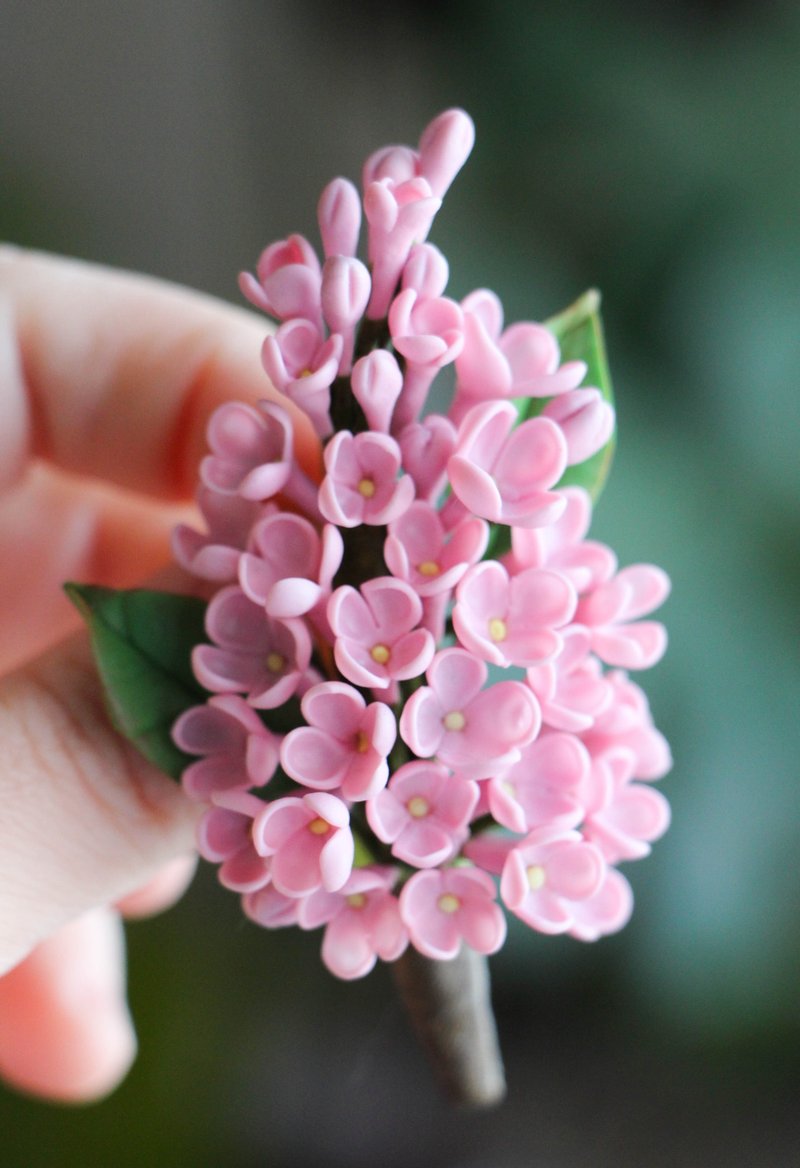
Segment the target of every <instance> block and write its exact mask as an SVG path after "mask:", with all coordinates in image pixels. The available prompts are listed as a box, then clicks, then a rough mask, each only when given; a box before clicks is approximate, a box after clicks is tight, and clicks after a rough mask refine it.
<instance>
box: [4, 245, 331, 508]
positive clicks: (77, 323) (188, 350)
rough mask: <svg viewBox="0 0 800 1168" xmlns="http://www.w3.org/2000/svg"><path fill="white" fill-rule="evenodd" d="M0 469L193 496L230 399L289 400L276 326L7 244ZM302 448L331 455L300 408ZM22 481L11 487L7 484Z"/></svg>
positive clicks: (308, 453) (153, 283)
mask: <svg viewBox="0 0 800 1168" xmlns="http://www.w3.org/2000/svg"><path fill="white" fill-rule="evenodd" d="M0 299H2V301H3V304H4V307H3V308H2V311H0V413H1V414H2V416H3V418H4V422H5V424H4V427H3V430H2V433H1V434H0V467H2V468H4V470H3V473H4V474H5V475H6V476H9V477H10V476H11V475H12V474H13V473H16V474H18V473H19V472H20V468H21V467H22V466H23V465H24V463H25V461H26V459H27V458H28V457H30V455H31V454H35V455H39V456H41V457H44V458H46V459H49V460H51V461H54V462H56V463H57V464H58V465H59V466H61V467H62V468H64V469H66V470H71V471H75V472H78V473H80V474H88V475H95V476H97V477H99V478H101V479H105V480H107V481H109V482H114V483H117V484H119V485H121V486H125V487H129V488H131V489H133V490H136V491H141V492H145V493H148V494H153V495H157V496H160V497H162V498H176V497H185V496H187V495H188V494H190V493H191V491H192V489H193V484H194V478H195V473H196V467H197V462H198V459H199V457H200V456H201V454H202V452H203V449H204V431H205V424H206V421H207V419H208V416H209V414H210V413H211V411H212V410H213V409H214V407H215V406H217V405H219V404H220V402H222V401H225V400H229V399H237V398H244V399H248V400H257V399H259V398H264V397H272V398H275V397H276V394H275V391H274V390H272V388H271V386H270V384H269V382H268V380H267V378H266V375H265V373H264V371H263V369H262V367H261V361H260V352H261V345H262V343H263V339H264V335H265V332H266V328H267V326H266V323H265V322H264V321H263V320H261V319H260V318H258V317H257V316H255V315H254V314H252V313H250V312H246V311H244V310H241V309H236V308H232V307H230V306H229V305H225V304H222V303H221V302H218V301H215V300H212V299H211V298H208V297H204V296H201V295H199V294H197V293H193V292H189V291H187V290H185V289H181V288H177V287H175V286H172V285H169V284H165V283H162V282H160V281H157V280H153V279H149V278H147V277H144V276H135V275H131V274H128V273H121V272H113V271H110V270H107V269H104V268H98V267H94V266H92V265H89V264H84V263H80V262H78V261H74V260H64V259H57V258H54V257H52V256H44V255H40V254H36V253H33V252H24V251H20V250H17V249H14V248H2V249H0ZM281 401H282V402H283V403H284V404H285V405H286V406H287V408H288V409H289V411H290V413H291V414H292V416H293V418H294V420H295V431H296V435H297V438H296V446H297V453H298V456H299V458H300V460H301V461H302V462H304V464H305V465H306V466H308V465H309V464H313V463H314V462H315V459H316V458H318V445H319V444H318V442H317V440H316V438H315V437H314V435H313V431H312V429H311V427H310V425H309V423H308V420H307V419H306V418H305V417H304V415H302V414H300V413H299V411H297V410H295V409H294V407H292V406H291V404H290V403H288V402H286V399H283V398H282V399H281ZM6 481H9V478H7V479H6Z"/></svg>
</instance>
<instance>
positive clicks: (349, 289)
mask: <svg viewBox="0 0 800 1168" xmlns="http://www.w3.org/2000/svg"><path fill="white" fill-rule="evenodd" d="M369 292H370V278H369V272H368V271H367V269H366V267H365V266H364V264H362V263H361V261H360V260H356V259H351V258H350V257H348V256H331V258H330V259H328V260H326V262H325V266H324V268H323V269H322V312H323V315H324V317H325V321H326V323H327V325H328V327H329V328H330V330H331V332H332V333H345V332H347V331H348V330H349V329H351V328H352V327H353V325H355V324H356V322H357V321H359V320H360V319H361V317H362V316H363V315H364V310H365V309H366V307H367V301H368V300H369Z"/></svg>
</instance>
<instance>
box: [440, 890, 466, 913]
mask: <svg viewBox="0 0 800 1168" xmlns="http://www.w3.org/2000/svg"><path fill="white" fill-rule="evenodd" d="M436 903H437V905H438V907H439V909H440V911H441V912H443V913H454V912H458V910H459V909H460V908H461V901H460V900H459V899H458V897H457V896H453V893H452V892H445V894H444V896H440V897H439V899H438V901H437V902H436Z"/></svg>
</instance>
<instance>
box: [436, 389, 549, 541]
mask: <svg viewBox="0 0 800 1168" xmlns="http://www.w3.org/2000/svg"><path fill="white" fill-rule="evenodd" d="M517 423H518V418H517V411H516V409H515V408H514V406H513V405H512V404H511V403H510V402H503V401H498V402H488V403H486V404H485V405H478V406H473V408H472V409H471V410H470V411H469V413H468V414H467V415H466V417H465V418H464V421H463V422H462V423H461V426H460V427H459V431H458V437H457V440H456V447H455V452H454V453H453V455H452V457H451V458H450V460H449V462H448V464H447V473H448V475H449V478H450V485H451V487H452V488H453V491H454V492H455V494H456V495H457V496H458V498H459V499H460V500H461V502H462V503H463V504H464V506H465V507H467V508H468V510H470V511H472V512H473V513H474V514H475V515H480V516H481V517H482V518H483V519H489V520H491V521H492V522H493V523H504V524H509V525H511V524H513V525H515V526H518V527H540V526H542V525H543V524H547V523H552V522H553V521H554V520H555V519H557V518H558V516H559V515H560V514H561V512H562V511H563V510H564V500H563V498H562V497H561V495H559V494H558V492H557V491H552V490H550V488H551V487H553V486H555V484H556V483H557V482H558V480H559V479H560V478H561V475H562V474H563V473H564V470H565V468H566V465H567V444H566V441H565V439H564V435H563V434H562V432H561V430H560V429H559V427H558V426H557V425H556V424H555V422H552V421H550V419H549V418H530V419H529V420H528V421H527V422H522V423H521V424H517Z"/></svg>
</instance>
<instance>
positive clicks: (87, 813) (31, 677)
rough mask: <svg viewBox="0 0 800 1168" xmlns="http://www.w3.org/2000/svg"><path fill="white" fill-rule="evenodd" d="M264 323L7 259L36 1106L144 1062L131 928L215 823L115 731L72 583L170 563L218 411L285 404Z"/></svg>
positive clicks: (20, 876) (26, 931)
mask: <svg viewBox="0 0 800 1168" xmlns="http://www.w3.org/2000/svg"><path fill="white" fill-rule="evenodd" d="M265 331H266V327H265V323H264V321H263V320H261V319H259V318H257V317H255V316H253V315H251V314H250V313H249V312H246V311H242V310H239V309H234V308H231V307H229V306H227V305H224V304H222V303H218V302H216V301H214V300H211V299H209V298H206V297H202V296H200V295H197V294H195V293H192V292H189V291H186V290H184V289H180V288H177V287H173V286H170V285H167V284H163V283H159V282H157V281H155V280H151V279H147V278H145V277H141V276H134V275H130V274H125V273H118V272H112V271H109V270H106V269H102V268H97V267H92V266H90V265H87V264H82V263H78V262H75V261H68V260H63V259H57V258H54V257H49V256H44V255H40V254H35V253H31V252H24V251H20V250H17V249H14V248H8V247H0V417H2V419H3V425H2V427H0V596H2V598H3V600H2V607H1V608H0V742H1V743H2V744H3V748H2V752H0V1076H2V1077H4V1078H5V1079H6V1081H7V1082H8V1083H10V1084H12V1085H14V1086H15V1087H17V1088H19V1089H22V1090H25V1091H27V1092H30V1093H32V1094H36V1095H40V1096H44V1097H47V1098H50V1099H58V1100H62V1101H69V1102H78V1101H84V1100H89V1099H95V1098H98V1097H100V1096H102V1095H104V1094H106V1093H107V1092H109V1091H110V1090H112V1089H113V1088H114V1087H115V1086H116V1085H117V1083H118V1082H119V1080H120V1079H121V1078H122V1077H123V1076H124V1074H125V1073H126V1071H127V1070H128V1068H129V1066H130V1064H131V1061H132V1059H133V1057H134V1055H135V1049H136V1040H135V1034H134V1030H133V1027H132V1024H131V1020H130V1017H129V1014H128V1010H127V1006H126V1002H125V976H124V944H123V937H122V927H121V921H120V917H121V914H126V915H136V916H140V915H146V914H148V913H150V912H155V911H158V910H160V909H162V908H164V907H166V906H167V905H168V904H170V903H172V902H173V901H174V900H175V899H176V898H177V897H178V896H179V895H180V894H181V892H182V891H183V889H184V888H185V886H186V884H187V883H188V880H189V879H190V877H191V872H192V870H193V864H194V861H193V858H192V855H191V852H192V844H193V832H194V822H195V819H196V815H197V810H196V808H195V807H193V806H191V805H190V804H189V803H188V801H187V800H186V799H185V798H184V796H183V794H182V792H181V790H180V788H179V787H177V786H176V784H175V783H174V782H172V781H171V780H169V779H167V778H165V777H164V776H163V775H161V774H159V773H158V772H157V771H156V770H154V768H152V767H151V766H150V765H149V764H148V763H146V762H145V761H144V760H143V759H142V758H141V757H140V756H139V755H138V754H137V753H136V752H135V751H134V750H133V749H132V748H131V747H129V746H128V745H127V744H126V743H125V742H123V741H122V740H121V739H120V738H119V737H118V736H117V735H116V734H115V732H114V731H113V729H112V728H111V726H110V725H109V723H108V721H107V719H106V716H105V713H104V709H103V703H102V698H101V693H100V689H99V684H98V681H97V678H96V675H95V671H94V669H93V666H92V661H91V657H90V654H89V651H88V646H87V640H86V636H85V634H84V633H83V632H82V631H81V630H80V621H79V619H78V618H77V615H76V614H75V613H74V612H73V611H72V610H71V606H70V605H69V604H68V602H67V601H66V599H65V598H64V596H63V593H62V590H61V585H62V583H63V582H64V581H65V580H70V579H72V580H79V581H91V582H94V583H101V584H108V585H112V586H117V587H131V586H134V585H136V584H141V583H144V582H146V581H149V580H152V578H153V576H154V575H155V574H156V573H158V572H159V571H160V570H162V569H163V567H164V565H165V564H168V563H169V560H170V552H169V533H170V530H171V528H172V526H173V525H174V523H175V521H176V519H179V518H180V519H185V518H186V516H187V514H189V515H191V514H192V512H191V511H190V500H191V497H192V494H193V491H194V483H195V477H196V468H197V464H198V461H199V459H200V457H201V456H202V454H203V452H204V448H205V440H204V431H205V425H206V422H207V420H208V417H209V415H210V413H211V411H212V410H213V409H214V408H215V407H216V406H217V405H219V404H220V403H221V402H223V401H225V400H230V399H237V400H245V401H257V400H258V399H259V398H264V397H272V398H274V397H275V396H276V395H275V393H274V391H272V389H271V387H270V386H269V384H268V382H267V381H266V378H265V375H264V373H263V370H262V368H261V363H260V350H261V344H262V341H263V337H264V334H265ZM284 404H285V403H284ZM294 417H295V422H296V425H295V430H296V435H297V437H296V443H297V453H298V457H299V459H300V461H301V462H302V463H303V464H304V466H305V468H306V469H307V470H309V471H310V472H311V473H314V472H315V469H316V468H317V465H318V457H319V453H318V450H317V446H316V440H315V439H314V437H313V434H312V432H311V430H310V428H309V427H308V426H307V425H306V424H305V422H304V420H303V419H301V418H298V416H297V415H296V414H295V415H294ZM173 585H174V586H175V587H178V588H180V587H183V588H184V589H185V588H186V587H187V583H186V582H185V581H180V580H177V579H174V578H171V579H170V586H173Z"/></svg>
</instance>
